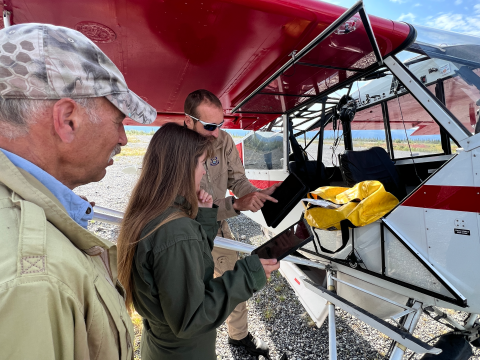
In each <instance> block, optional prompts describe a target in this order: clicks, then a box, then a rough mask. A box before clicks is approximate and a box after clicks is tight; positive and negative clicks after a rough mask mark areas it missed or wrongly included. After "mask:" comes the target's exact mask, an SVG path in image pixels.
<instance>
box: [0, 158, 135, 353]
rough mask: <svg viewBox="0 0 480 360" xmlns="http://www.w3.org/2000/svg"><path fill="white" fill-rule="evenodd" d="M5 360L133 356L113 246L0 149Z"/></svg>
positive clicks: (0, 313)
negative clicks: (83, 224) (96, 234)
mask: <svg viewBox="0 0 480 360" xmlns="http://www.w3.org/2000/svg"><path fill="white" fill-rule="evenodd" d="M0 234H1V235H0V239H1V242H2V250H1V251H0V317H1V319H2V321H0V333H1V334H2V340H1V341H2V355H0V358H4V359H11V360H15V359H18V360H20V359H22V360H23V359H39V360H42V359H45V360H47V359H48V360H54V359H58V360H77V359H78V360H88V359H92V360H93V359H102V360H114V359H115V360H118V359H121V360H127V359H133V346H132V344H133V339H134V338H133V337H134V332H133V326H132V322H131V320H130V317H129V316H128V313H127V311H126V308H125V304H124V298H123V295H122V294H123V288H122V286H121V285H120V283H119V282H118V280H117V250H116V246H115V245H114V244H112V243H111V242H109V241H106V240H103V239H100V238H99V237H97V236H95V235H94V234H92V233H90V232H89V231H88V230H86V229H84V228H82V227H81V226H80V225H78V224H77V223H76V222H75V221H74V220H72V218H71V217H70V216H69V215H68V214H67V212H66V211H65V208H64V207H63V206H62V205H61V204H60V202H59V201H58V200H57V199H56V198H55V196H54V195H53V194H52V193H51V192H50V191H48V190H47V188H46V187H45V186H43V185H42V184H41V183H40V182H39V181H38V180H37V179H36V178H34V177H33V176H32V175H30V174H29V173H27V172H25V171H23V170H22V169H18V168H17V167H15V166H14V165H13V164H12V163H11V162H10V161H9V160H8V159H7V157H6V156H5V155H4V154H3V153H2V152H1V151H0Z"/></svg>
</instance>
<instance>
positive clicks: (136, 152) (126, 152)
mask: <svg viewBox="0 0 480 360" xmlns="http://www.w3.org/2000/svg"><path fill="white" fill-rule="evenodd" d="M146 152H147V149H146V148H139V147H130V146H128V145H127V146H124V147H123V148H122V152H121V153H120V154H118V155H117V156H143V155H145V153H146Z"/></svg>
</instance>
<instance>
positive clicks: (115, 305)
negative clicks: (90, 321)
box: [95, 275, 133, 360]
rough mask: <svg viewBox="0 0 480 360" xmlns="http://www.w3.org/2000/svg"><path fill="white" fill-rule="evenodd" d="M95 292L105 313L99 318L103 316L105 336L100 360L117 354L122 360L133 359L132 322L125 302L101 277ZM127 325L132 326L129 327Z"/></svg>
mask: <svg viewBox="0 0 480 360" xmlns="http://www.w3.org/2000/svg"><path fill="white" fill-rule="evenodd" d="M95 290H96V293H97V298H98V301H99V303H100V305H101V307H102V308H103V313H102V312H99V314H98V315H97V316H102V317H103V318H104V319H102V320H103V322H104V324H105V323H107V324H105V325H104V327H103V334H102V335H101V339H102V344H100V348H101V349H103V351H101V353H100V354H103V356H102V355H100V356H99V357H98V359H102V358H105V355H107V354H109V355H110V356H111V355H112V354H114V353H115V352H117V353H118V358H119V359H122V360H126V359H132V358H133V352H132V341H131V336H130V334H131V331H133V330H132V329H130V328H131V327H132V326H131V320H130V318H129V317H128V313H127V312H126V309H125V305H124V300H123V297H122V295H121V294H119V293H118V291H117V289H116V288H115V287H113V286H112V285H111V284H110V283H109V282H108V281H107V280H106V279H103V278H102V277H101V275H100V276H98V277H97V279H96V280H95ZM127 324H130V326H128V325H127Z"/></svg>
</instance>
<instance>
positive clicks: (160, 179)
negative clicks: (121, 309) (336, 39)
mask: <svg viewBox="0 0 480 360" xmlns="http://www.w3.org/2000/svg"><path fill="white" fill-rule="evenodd" d="M211 152H212V147H211V143H210V142H209V141H208V139H206V138H204V137H203V136H201V135H200V134H198V133H196V132H195V131H193V130H189V129H187V128H186V127H182V126H179V125H176V124H174V123H168V124H166V125H164V126H162V127H161V128H160V129H159V130H158V131H157V132H156V133H155V135H153V137H152V140H151V141H150V144H149V145H148V149H147V152H146V154H145V157H144V158H143V167H142V172H141V174H140V178H139V180H138V182H137V184H136V185H135V188H134V189H133V192H132V196H131V197H130V201H129V202H128V206H127V210H126V211H125V216H124V218H123V221H122V224H121V228H120V234H119V236H118V241H117V246H118V260H117V261H118V279H119V280H120V282H121V283H122V285H123V286H124V287H125V291H126V301H125V304H126V306H127V309H128V310H129V312H131V311H132V308H133V307H132V305H133V304H132V290H133V277H132V261H133V257H134V255H135V250H136V248H137V244H138V242H139V241H140V240H142V239H143V238H145V237H147V236H149V235H150V234H151V233H153V232H155V231H156V230H157V229H158V228H159V227H160V226H162V225H164V224H165V223H167V222H168V221H171V220H174V219H178V218H180V217H184V216H187V217H190V218H192V219H193V218H195V217H196V216H197V211H198V200H197V194H196V189H195V168H196V166H197V162H198V159H199V158H200V157H201V156H202V155H203V154H204V153H206V154H207V156H209V155H211ZM178 195H182V196H183V197H184V198H185V200H186V202H185V203H184V206H182V207H178V208H177V209H176V211H174V212H173V213H172V214H170V215H169V216H168V217H167V218H166V219H164V220H163V221H162V222H161V223H160V224H158V225H157V226H156V227H155V229H153V230H152V231H150V232H149V233H148V234H146V235H145V236H144V237H143V238H142V239H141V238H140V236H141V233H142V231H143V229H144V228H145V226H146V225H147V224H148V223H149V222H150V221H152V220H153V219H155V218H156V217H158V216H159V215H161V214H163V213H164V212H165V211H166V210H167V209H168V208H169V207H170V206H173V204H174V201H175V198H176V197H177V196H178Z"/></svg>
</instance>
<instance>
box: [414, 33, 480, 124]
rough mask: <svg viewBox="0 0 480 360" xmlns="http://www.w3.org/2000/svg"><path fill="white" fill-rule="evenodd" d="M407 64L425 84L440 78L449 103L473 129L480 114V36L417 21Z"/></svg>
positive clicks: (448, 106)
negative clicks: (415, 37) (441, 28)
mask: <svg viewBox="0 0 480 360" xmlns="http://www.w3.org/2000/svg"><path fill="white" fill-rule="evenodd" d="M415 29H416V30H417V39H416V40H415V43H413V44H412V45H411V46H410V47H409V48H408V49H407V50H408V51H409V52H412V53H415V54H417V56H416V57H414V58H411V59H409V60H407V61H405V64H406V65H407V66H408V67H409V69H410V70H411V71H412V73H414V74H415V75H416V76H417V77H418V78H419V79H420V80H421V81H422V82H423V83H424V84H426V85H428V84H432V83H433V82H440V83H441V84H442V88H443V97H444V99H443V101H444V102H445V105H446V107H447V108H448V109H449V110H450V111H451V112H452V113H453V115H455V116H456V117H457V119H458V120H460V121H461V122H462V123H463V124H464V125H465V127H466V128H467V129H469V130H470V131H471V132H472V133H474V132H475V126H476V124H477V122H478V117H479V105H480V77H479V75H480V38H478V37H475V36H471V35H464V34H457V33H453V32H449V31H443V30H438V29H432V28H428V27H425V26H417V25H415Z"/></svg>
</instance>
